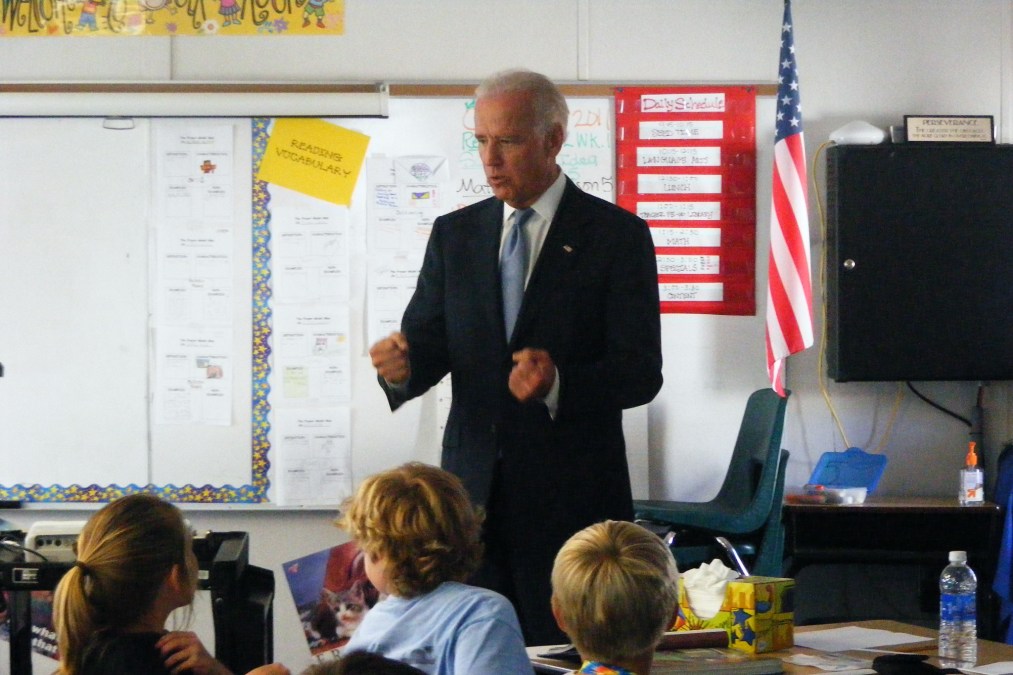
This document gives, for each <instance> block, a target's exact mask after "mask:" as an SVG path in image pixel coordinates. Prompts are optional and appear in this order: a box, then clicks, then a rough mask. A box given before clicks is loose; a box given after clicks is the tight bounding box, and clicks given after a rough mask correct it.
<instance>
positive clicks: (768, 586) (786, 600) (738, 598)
mask: <svg viewBox="0 0 1013 675" xmlns="http://www.w3.org/2000/svg"><path fill="white" fill-rule="evenodd" d="M794 621H795V580H794V579H784V578H781V577H743V578H741V579H735V580H733V581H729V582H728V585H727V586H726V587H725V601H724V603H723V604H722V605H721V610H720V611H719V612H718V613H717V614H715V615H714V616H713V617H712V618H710V619H701V618H699V617H698V616H696V615H695V614H694V613H693V608H692V607H690V606H689V601H688V599H687V595H686V590H685V588H683V584H682V579H680V580H679V616H678V618H677V619H676V622H675V626H673V630H696V629H700V628H723V629H725V630H727V631H728V645H729V646H730V647H734V648H735V649H738V650H740V651H743V652H746V653H749V654H760V653H762V652H772V651H777V650H778V649H787V648H788V647H791V646H792V645H794V644H795V638H794Z"/></svg>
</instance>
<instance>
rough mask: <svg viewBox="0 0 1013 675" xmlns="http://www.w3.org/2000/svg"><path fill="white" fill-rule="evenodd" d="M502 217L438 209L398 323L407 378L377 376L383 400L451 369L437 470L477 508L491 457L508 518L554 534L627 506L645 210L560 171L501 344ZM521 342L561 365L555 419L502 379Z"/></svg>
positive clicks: (646, 360) (652, 311)
mask: <svg viewBox="0 0 1013 675" xmlns="http://www.w3.org/2000/svg"><path fill="white" fill-rule="evenodd" d="M502 223H503V203H502V202H501V201H499V200H498V199H494V198H492V199H487V200H485V201H482V202H480V203H478V204H474V205H472V206H469V207H466V208H463V209H460V210H458V211H455V212H453V213H450V214H448V215H445V216H442V217H440V218H438V219H437V220H436V222H435V224H434V226H433V231H432V234H431V235H430V238H429V244H428V247H427V250H426V254H425V260H424V262H423V264H422V270H421V272H420V274H419V279H418V286H417V288H416V290H415V294H414V296H413V297H412V300H411V302H410V303H409V305H408V308H407V309H406V311H405V314H404V319H403V322H402V331H403V332H404V334H405V335H406V337H407V338H408V345H409V359H410V362H411V378H410V379H409V381H408V382H407V387H406V389H405V390H404V393H399V392H397V391H394V390H392V389H391V388H389V387H386V386H385V383H384V382H383V381H382V379H381V385H384V389H385V390H386V391H387V395H388V399H389V400H390V403H391V407H392V409H394V408H397V406H399V405H400V404H401V403H403V402H404V401H406V400H408V399H411V398H414V397H416V396H419V395H421V394H422V393H424V392H425V391H426V390H427V389H429V388H430V387H431V386H433V385H434V384H436V383H437V382H439V380H440V379H441V378H443V376H444V375H446V373H447V372H450V373H451V378H452V382H453V402H452V404H451V408H450V417H449V419H448V422H447V427H446V431H445V434H444V438H443V457H442V465H443V467H444V468H445V469H447V470H449V471H452V472H453V473H455V474H457V475H458V476H460V478H461V479H462V481H463V482H464V485H465V487H466V488H467V489H468V491H469V493H470V494H471V497H472V499H473V500H474V501H475V503H476V504H479V505H482V504H485V503H486V501H487V499H488V497H489V492H490V485H491V481H492V477H493V472H494V469H495V467H496V462H497V459H500V460H501V464H500V467H499V471H500V475H499V480H501V481H502V486H503V487H504V488H505V489H506V490H508V491H509V493H510V494H511V495H512V496H513V497H514V498H516V500H517V501H516V503H514V504H513V507H514V508H512V509H511V511H512V512H513V516H514V518H516V519H517V520H519V521H521V522H522V523H523V527H525V528H527V527H530V526H531V525H532V524H535V523H538V524H539V525H541V524H543V523H544V524H545V525H546V526H547V527H549V528H550V529H552V530H553V531H555V533H556V535H555V536H553V537H550V538H551V539H554V540H556V541H557V544H558V543H562V541H561V540H559V536H561V535H562V534H563V533H564V532H566V534H565V536H569V534H570V533H572V532H574V531H576V530H577V529H580V528H582V527H585V526H587V525H589V524H591V523H592V522H596V521H598V520H602V519H605V518H612V519H627V520H628V519H631V518H632V515H633V513H632V498H631V493H630V481H629V471H628V468H627V463H626V454H625V444H624V441H623V431H622V410H623V408H630V407H634V406H638V405H642V404H644V403H647V402H649V401H650V400H651V399H653V398H654V396H655V394H657V392H658V390H659V389H660V388H661V382H662V376H661V329H660V319H659V302H658V278H657V266H656V262H655V257H654V245H653V243H652V240H651V236H650V233H649V231H648V228H647V224H646V223H645V222H644V221H643V220H641V219H640V218H637V217H636V216H634V215H632V214H630V213H629V212H627V211H625V210H623V209H620V208H619V207H617V206H615V205H613V204H610V203H608V202H605V201H604V200H601V199H598V198H597V197H594V196H591V195H589V194H587V193H585V192H583V191H582V190H580V189H579V188H578V187H576V186H575V185H574V184H573V183H572V182H571V181H570V180H569V179H567V182H566V188H565V191H564V193H563V197H562V200H561V201H560V204H559V208H558V210H557V212H556V216H555V218H554V220H553V222H552V224H551V227H550V229H549V231H548V233H547V235H546V238H545V242H544V244H543V246H542V250H541V252H540V254H539V257H538V260H537V262H536V265H535V267H534V269H533V271H532V274H531V277H530V279H529V281H528V286H527V289H526V291H525V294H524V301H523V304H522V306H521V309H520V314H519V316H518V319H517V325H516V328H515V329H514V335H513V338H512V340H511V342H510V344H507V341H506V338H505V337H504V332H505V329H504V325H503V316H502V300H501V295H500V281H499V248H500V238H501V232H502ZM525 347H533V348H541V349H545V350H547V351H548V352H549V354H550V355H551V356H552V359H553V360H554V361H555V364H556V367H557V369H558V371H559V378H560V387H561V388H560V397H559V407H558V411H557V415H556V418H555V419H554V420H553V419H552V418H551V417H550V416H549V413H548V410H547V409H546V407H545V405H544V404H542V403H540V402H537V403H528V404H521V403H519V402H518V401H517V400H516V399H514V398H513V396H512V395H511V394H510V391H509V389H508V385H507V382H508V378H509V374H510V370H511V367H512V365H513V364H512V361H511V354H512V353H513V352H514V351H517V350H519V349H523V348H525ZM550 523H551V525H549V524H550ZM518 524H520V523H518ZM519 536H522V537H523V536H524V535H523V533H521V534H520V535H519ZM564 538H565V537H564ZM518 543H521V542H518Z"/></svg>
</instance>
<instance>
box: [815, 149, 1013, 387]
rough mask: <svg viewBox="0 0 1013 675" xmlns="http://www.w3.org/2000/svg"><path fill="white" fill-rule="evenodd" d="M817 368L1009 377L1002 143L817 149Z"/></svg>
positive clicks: (1010, 247)
mask: <svg viewBox="0 0 1013 675" xmlns="http://www.w3.org/2000/svg"><path fill="white" fill-rule="evenodd" d="M826 184H827V227H828V232H827V241H826V246H827V247H828V248H827V269H826V272H827V287H826V303H827V305H826V310H827V371H828V373H829V375H830V377H832V378H834V379H836V380H838V381H841V382H846V381H903V380H914V381H917V380H969V381H995V380H1011V379H1013V145H992V144H967V143H930V144H925V143H899V144H881V145H873V146H869V145H838V146H834V147H831V148H829V149H828V151H827V177H826Z"/></svg>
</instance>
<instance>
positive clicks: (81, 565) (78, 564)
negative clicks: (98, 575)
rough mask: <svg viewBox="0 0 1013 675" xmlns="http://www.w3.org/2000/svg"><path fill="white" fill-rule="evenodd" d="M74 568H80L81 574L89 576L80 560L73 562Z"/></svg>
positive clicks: (88, 571)
mask: <svg viewBox="0 0 1013 675" xmlns="http://www.w3.org/2000/svg"><path fill="white" fill-rule="evenodd" d="M74 567H80V568H81V573H82V574H86V575H87V574H91V570H90V569H88V566H87V565H86V564H84V563H83V562H81V561H80V560H75V561H74Z"/></svg>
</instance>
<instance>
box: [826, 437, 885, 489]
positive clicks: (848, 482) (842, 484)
mask: <svg viewBox="0 0 1013 675" xmlns="http://www.w3.org/2000/svg"><path fill="white" fill-rule="evenodd" d="M885 470H886V455H871V454H869V453H867V452H865V451H864V450H859V449H858V448H848V449H847V450H845V451H844V452H824V453H823V456H822V457H820V461H819V462H818V463H817V464H816V468H815V469H814V470H813V474H812V476H811V477H810V478H809V483H810V484H813V485H823V486H824V487H828V488H854V487H864V488H866V489H867V490H868V492H869V494H872V492H873V490H875V489H876V485H878V484H879V479H880V478H882V477H883V471H885Z"/></svg>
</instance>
